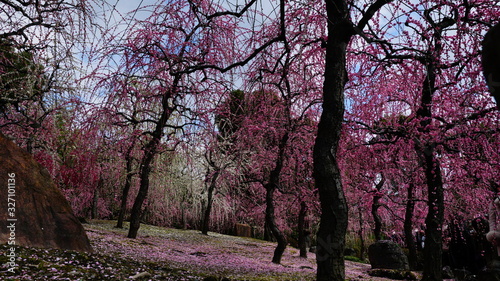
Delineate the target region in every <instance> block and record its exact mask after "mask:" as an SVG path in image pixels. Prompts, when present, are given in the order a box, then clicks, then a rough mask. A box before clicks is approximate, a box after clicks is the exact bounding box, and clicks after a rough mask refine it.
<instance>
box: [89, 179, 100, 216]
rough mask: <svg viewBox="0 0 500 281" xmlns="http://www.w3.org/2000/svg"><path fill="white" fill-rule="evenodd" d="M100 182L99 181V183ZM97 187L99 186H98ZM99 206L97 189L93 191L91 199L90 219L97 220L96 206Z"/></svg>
mask: <svg viewBox="0 0 500 281" xmlns="http://www.w3.org/2000/svg"><path fill="white" fill-rule="evenodd" d="M100 181H101V180H100V179H99V182H100ZM98 186H99V185H98ZM98 204H99V187H98V188H96V190H95V191H94V198H92V211H91V214H90V217H91V218H92V219H97V216H98V206H97V205H98Z"/></svg>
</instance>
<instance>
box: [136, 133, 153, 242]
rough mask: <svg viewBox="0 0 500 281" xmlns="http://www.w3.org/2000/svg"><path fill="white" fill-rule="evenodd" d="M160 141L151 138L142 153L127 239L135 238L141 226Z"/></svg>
mask: <svg viewBox="0 0 500 281" xmlns="http://www.w3.org/2000/svg"><path fill="white" fill-rule="evenodd" d="M159 141H160V139H159V138H158V139H157V138H153V139H152V140H150V141H149V143H148V144H147V146H146V149H145V151H144V156H143V158H142V161H141V166H140V170H139V175H140V180H141V182H140V186H139V192H138V193H137V197H136V198H135V201H134V205H133V206H132V211H131V213H130V228H129V232H128V238H136V237H137V232H138V231H139V227H140V226H141V218H142V213H143V211H142V205H143V204H144V201H145V200H146V197H147V196H148V191H149V175H150V174H151V164H152V162H153V159H154V156H155V155H156V149H157V146H158V143H159Z"/></svg>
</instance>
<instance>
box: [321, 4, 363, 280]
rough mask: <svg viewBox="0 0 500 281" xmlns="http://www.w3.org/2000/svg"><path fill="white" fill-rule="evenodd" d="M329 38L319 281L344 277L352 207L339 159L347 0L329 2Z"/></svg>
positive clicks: (348, 24) (348, 27) (349, 26)
mask: <svg viewBox="0 0 500 281" xmlns="http://www.w3.org/2000/svg"><path fill="white" fill-rule="evenodd" d="M326 9H327V14H328V16H327V17H328V41H327V44H326V62H325V81H324V84H323V112H322V114H321V118H320V121H319V124H318V133H317V137H316V141H315V144H314V154H313V157H314V179H315V185H316V188H317V189H318V191H319V198H320V202H321V222H320V227H319V231H318V234H317V251H316V262H317V265H318V270H317V280H325V281H326V280H328V281H331V280H338V281H340V280H344V279H345V264H344V248H345V235H346V231H347V224H348V208H347V202H346V198H345V196H344V190H343V187H342V181H341V174H340V170H339V166H338V162H337V149H338V145H339V140H340V135H341V129H342V121H343V118H344V88H345V84H346V82H347V79H348V78H347V72H346V68H345V65H346V53H347V52H346V50H347V45H348V43H349V41H350V39H351V37H352V35H353V32H352V24H351V21H350V18H349V9H348V7H347V3H346V1H338V0H329V1H326Z"/></svg>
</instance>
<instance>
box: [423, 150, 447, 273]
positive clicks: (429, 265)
mask: <svg viewBox="0 0 500 281" xmlns="http://www.w3.org/2000/svg"><path fill="white" fill-rule="evenodd" d="M425 176H426V179H427V192H428V203H427V206H428V209H429V210H428V213H427V217H426V219H425V225H426V231H425V247H424V276H423V278H422V280H424V281H440V280H442V277H441V276H442V255H443V240H442V239H443V232H442V226H443V219H444V198H443V197H444V195H443V180H442V178H441V168H440V166H439V161H438V159H436V157H435V156H434V149H433V148H431V147H427V149H426V152H425Z"/></svg>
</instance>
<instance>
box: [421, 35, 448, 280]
mask: <svg viewBox="0 0 500 281" xmlns="http://www.w3.org/2000/svg"><path fill="white" fill-rule="evenodd" d="M440 49H441V48H440V46H439V45H438V44H437V43H436V52H438V53H439V51H440ZM426 68H427V75H426V77H425V80H424V83H423V88H422V101H421V105H420V108H419V110H418V111H417V116H418V117H419V118H420V120H421V121H420V127H419V132H420V133H421V134H422V136H423V137H421V138H420V139H418V140H416V142H415V143H416V144H415V148H416V152H417V155H418V156H419V159H420V160H421V163H422V165H423V168H424V172H425V178H426V183H427V192H428V194H427V196H428V200H427V207H428V212H427V217H426V219H425V225H426V231H425V248H424V273H423V278H422V280H423V281H438V280H439V281H440V280H442V254H443V249H442V247H443V241H442V226H443V219H444V198H443V197H444V195H443V179H442V177H441V167H440V165H439V160H438V159H437V158H436V156H435V155H434V154H435V152H434V146H435V144H434V143H433V142H432V141H427V140H425V137H426V136H428V135H429V134H430V132H429V129H428V127H429V125H430V124H431V122H432V96H433V94H434V91H435V81H436V66H435V65H434V64H433V63H430V64H429V65H426Z"/></svg>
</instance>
